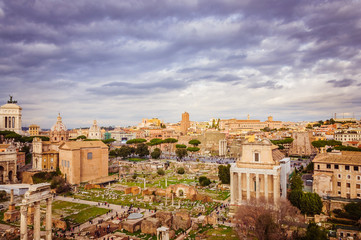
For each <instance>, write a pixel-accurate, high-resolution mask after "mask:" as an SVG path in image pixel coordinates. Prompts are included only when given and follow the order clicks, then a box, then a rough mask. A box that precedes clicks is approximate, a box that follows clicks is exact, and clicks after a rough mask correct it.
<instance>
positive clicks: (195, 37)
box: [0, 0, 361, 128]
mask: <svg viewBox="0 0 361 240" xmlns="http://www.w3.org/2000/svg"><path fill="white" fill-rule="evenodd" d="M276 3H277V4H275V3H274V2H271V1H267V2H262V1H227V2H225V1H185V2H182V4H178V3H175V2H173V1H138V2H137V4H134V2H133V1H122V2H118V1H103V2H102V3H99V2H97V1H76V2H74V1H63V2H48V1H38V0H36V1H26V2H22V1H1V0H0V32H1V33H2V34H1V35H0V41H1V44H0V52H1V53H2V54H1V55H0V84H1V87H0V101H1V102H0V105H3V104H5V103H6V101H7V100H8V98H9V97H8V95H9V94H10V95H13V97H14V99H15V100H18V104H19V105H20V106H21V107H22V108H23V126H29V125H30V124H38V125H40V126H41V127H42V128H50V127H51V126H52V125H53V124H54V123H55V121H56V117H57V114H58V113H59V112H60V113H61V115H62V117H63V121H64V123H65V124H66V126H67V127H68V128H76V127H84V126H91V124H92V121H93V120H94V119H96V120H98V122H99V125H101V126H109V125H114V126H129V125H136V124H138V123H139V122H140V121H141V119H142V118H153V117H158V118H159V119H162V120H164V121H165V122H178V121H180V119H181V113H183V112H184V111H187V112H189V114H190V120H192V121H207V120H209V119H210V118H212V117H215V118H218V117H220V118H224V119H227V118H238V119H246V118H247V114H250V115H251V119H259V120H261V121H264V120H266V119H267V116H269V115H272V116H273V117H274V120H280V121H303V120H310V121H313V120H321V119H329V118H331V116H332V114H334V113H338V114H342V113H346V115H345V116H352V115H353V113H354V114H355V116H356V118H357V119H359V118H360V115H359V114H360V110H361V104H360V103H361V97H360V94H359V91H360V88H361V78H360V73H359V71H358V68H359V65H360V62H361V58H360V44H361V36H360V34H359V32H360V22H361V13H360V12H359V10H358V9H360V7H361V3H360V2H357V1H349V2H348V3H347V4H345V3H344V2H339V1H327V2H325V1H312V2H306V1H303V2H299V1H287V2H278V1H277V2H276ZM155 5H156V6H159V7H154V6H155ZM275 5H277V6H275ZM340 116H342V115H340Z"/></svg>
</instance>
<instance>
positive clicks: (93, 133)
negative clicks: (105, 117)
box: [88, 120, 102, 139]
mask: <svg viewBox="0 0 361 240" xmlns="http://www.w3.org/2000/svg"><path fill="white" fill-rule="evenodd" d="M88 138H89V139H102V132H101V130H100V127H99V126H98V124H97V120H94V123H93V125H92V126H91V127H90V128H89V133H88Z"/></svg>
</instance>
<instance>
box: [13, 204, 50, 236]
mask: <svg viewBox="0 0 361 240" xmlns="http://www.w3.org/2000/svg"><path fill="white" fill-rule="evenodd" d="M51 204H52V198H47V199H46V216H45V239H46V240H51V238H52V237H51V228H52V220H51ZM28 205H29V204H24V203H23V205H21V207H20V214H21V216H20V240H28V225H27V214H28ZM34 208H35V212H34V240H40V201H37V202H34Z"/></svg>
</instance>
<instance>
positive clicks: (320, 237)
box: [303, 222, 328, 240]
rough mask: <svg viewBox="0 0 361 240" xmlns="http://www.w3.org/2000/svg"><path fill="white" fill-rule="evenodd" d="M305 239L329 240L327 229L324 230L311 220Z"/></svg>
mask: <svg viewBox="0 0 361 240" xmlns="http://www.w3.org/2000/svg"><path fill="white" fill-rule="evenodd" d="M303 239H304V240H327V239H328V237H327V233H326V231H324V230H322V229H321V228H320V227H319V226H317V224H316V223H314V222H311V223H310V224H308V226H307V231H306V236H305V237H304V238H303Z"/></svg>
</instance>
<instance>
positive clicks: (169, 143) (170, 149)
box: [163, 138, 178, 152]
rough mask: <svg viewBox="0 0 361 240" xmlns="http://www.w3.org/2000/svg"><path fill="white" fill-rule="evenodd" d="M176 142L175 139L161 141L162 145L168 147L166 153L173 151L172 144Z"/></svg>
mask: <svg viewBox="0 0 361 240" xmlns="http://www.w3.org/2000/svg"><path fill="white" fill-rule="evenodd" d="M176 142H178V140H177V139H175V138H166V139H164V140H163V143H165V144H167V145H168V151H170V152H172V151H173V143H176Z"/></svg>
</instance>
